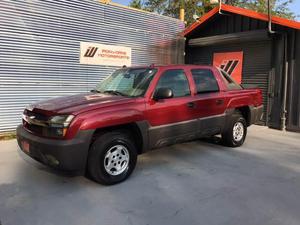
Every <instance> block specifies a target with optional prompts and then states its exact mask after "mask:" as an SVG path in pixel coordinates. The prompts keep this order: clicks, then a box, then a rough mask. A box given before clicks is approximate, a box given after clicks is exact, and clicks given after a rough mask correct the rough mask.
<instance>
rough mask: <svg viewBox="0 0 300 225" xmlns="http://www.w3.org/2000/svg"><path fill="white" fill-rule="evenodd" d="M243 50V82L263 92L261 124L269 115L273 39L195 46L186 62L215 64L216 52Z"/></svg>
mask: <svg viewBox="0 0 300 225" xmlns="http://www.w3.org/2000/svg"><path fill="white" fill-rule="evenodd" d="M241 51H242V52H243V68H242V84H244V85H249V86H257V87H259V88H260V89H261V90H262V92H263V104H264V116H263V119H262V123H261V124H264V125H265V124H266V123H267V117H268V116H267V115H268V108H269V107H268V80H269V74H270V68H271V41H270V40H257V41H251V42H248V41H247V42H240V43H232V42H231V43H226V44H220V45H218V44H214V45H208V46H199V47H197V46H193V47H190V48H189V51H188V52H187V55H186V63H190V64H208V65H212V64H213V55H214V53H225V52H241Z"/></svg>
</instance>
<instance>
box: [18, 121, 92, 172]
mask: <svg viewBox="0 0 300 225" xmlns="http://www.w3.org/2000/svg"><path fill="white" fill-rule="evenodd" d="M92 135H93V130H87V131H80V132H78V134H77V135H76V137H75V138H73V139H71V140H54V139H47V138H43V137H38V136H35V135H33V134H31V133H29V132H28V131H27V130H25V129H24V128H23V126H22V125H20V126H19V127H18V128H17V141H18V145H19V147H20V149H21V150H22V151H23V152H24V153H26V154H27V155H28V156H30V157H31V158H33V159H35V160H37V161H39V162H41V163H43V164H45V165H48V166H50V167H52V168H56V169H60V170H64V171H70V172H76V173H83V172H84V171H85V166H86V162H87V156H88V149H89V145H90V141H91V138H92ZM24 143H28V144H29V151H28V149H27V150H26V149H24Z"/></svg>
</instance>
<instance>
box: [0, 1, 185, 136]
mask: <svg viewBox="0 0 300 225" xmlns="http://www.w3.org/2000/svg"><path fill="white" fill-rule="evenodd" d="M183 29H184V24H183V23H182V22H180V21H179V20H176V19H172V18H169V17H165V16H160V15H156V14H153V13H146V12H141V11H137V10H132V9H128V8H123V7H118V6H114V5H106V4H100V3H99V2H98V1H96V0H74V1H59V2H56V1H26V2H25V1H3V2H1V7H0V49H1V54H0V81H1V84H0V132H2V131H10V130H13V129H15V127H16V126H17V125H18V124H19V123H20V122H21V113H22V111H23V109H24V107H25V106H26V105H28V104H30V103H32V102H35V101H38V100H43V99H47V98H51V97H56V96H62V95H70V94H74V93H78V92H86V91H89V90H90V89H92V88H93V87H94V86H95V84H96V83H98V82H99V81H100V80H102V79H103V78H104V77H106V76H107V75H109V74H110V73H111V72H112V71H113V70H114V69H115V67H109V66H97V65H81V64H79V51H80V42H95V43H100V44H110V45H120V46H126V47H131V48H132V64H133V65H142V64H143V65H145V64H151V63H159V64H170V63H182V62H183V46H184V41H183V40H182V38H180V37H178V34H179V33H180V32H181V31H182V30H183Z"/></svg>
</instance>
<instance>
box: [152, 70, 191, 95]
mask: <svg viewBox="0 0 300 225" xmlns="http://www.w3.org/2000/svg"><path fill="white" fill-rule="evenodd" d="M159 88H170V89H171V90H172V91H173V94H174V97H183V96H188V95H190V94H191V92H190V87H189V82H188V80H187V78H186V75H185V73H184V71H183V70H167V71H166V72H164V74H163V75H162V77H161V78H160V80H159V81H158V84H157V86H156V89H159Z"/></svg>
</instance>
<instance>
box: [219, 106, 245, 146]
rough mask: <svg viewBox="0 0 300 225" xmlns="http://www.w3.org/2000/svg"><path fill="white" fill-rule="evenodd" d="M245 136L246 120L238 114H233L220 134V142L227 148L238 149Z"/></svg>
mask: <svg viewBox="0 0 300 225" xmlns="http://www.w3.org/2000/svg"><path fill="white" fill-rule="evenodd" d="M246 135H247V123H246V120H245V118H244V117H243V116H242V114H241V113H240V112H235V113H234V114H233V115H232V120H231V121H230V124H229V126H228V127H227V129H226V130H225V131H224V132H223V133H222V142H223V143H224V144H225V145H226V146H229V147H239V146H241V145H242V144H243V143H244V141H245V139H246Z"/></svg>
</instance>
